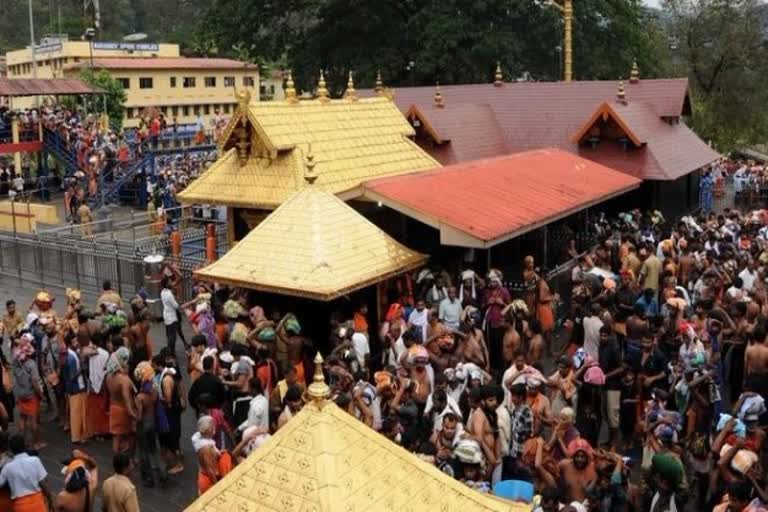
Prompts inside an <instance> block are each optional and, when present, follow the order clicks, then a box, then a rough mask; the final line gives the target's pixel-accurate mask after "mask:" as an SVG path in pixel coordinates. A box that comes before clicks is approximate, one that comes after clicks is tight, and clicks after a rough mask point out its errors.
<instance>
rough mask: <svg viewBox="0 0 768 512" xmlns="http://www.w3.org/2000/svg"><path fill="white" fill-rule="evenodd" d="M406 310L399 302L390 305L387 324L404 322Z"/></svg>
mask: <svg viewBox="0 0 768 512" xmlns="http://www.w3.org/2000/svg"><path fill="white" fill-rule="evenodd" d="M404 316H405V315H404V309H403V305H402V304H400V303H399V302H393V303H392V304H390V306H389V309H388V310H387V315H386V317H385V319H386V320H387V322H390V323H391V322H394V321H396V320H402V319H403V318H404Z"/></svg>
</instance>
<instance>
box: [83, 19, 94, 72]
mask: <svg viewBox="0 0 768 512" xmlns="http://www.w3.org/2000/svg"><path fill="white" fill-rule="evenodd" d="M94 39H96V29H95V28H87V29H85V32H83V40H84V41H88V50H89V52H90V54H91V71H93V40H94Z"/></svg>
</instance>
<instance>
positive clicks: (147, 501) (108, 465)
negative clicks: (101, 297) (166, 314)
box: [0, 278, 197, 512]
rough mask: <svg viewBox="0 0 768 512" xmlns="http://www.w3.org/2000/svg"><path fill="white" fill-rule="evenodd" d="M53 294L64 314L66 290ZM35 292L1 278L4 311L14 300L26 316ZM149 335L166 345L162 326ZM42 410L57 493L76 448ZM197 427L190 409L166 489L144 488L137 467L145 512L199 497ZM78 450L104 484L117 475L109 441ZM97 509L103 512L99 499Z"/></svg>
mask: <svg viewBox="0 0 768 512" xmlns="http://www.w3.org/2000/svg"><path fill="white" fill-rule="evenodd" d="M50 291H51V292H52V293H53V294H54V295H55V297H56V302H55V306H56V309H57V311H59V312H61V311H62V310H63V308H64V301H65V299H64V293H63V291H62V290H58V289H51V290H50ZM36 292H37V289H36V288H31V287H19V286H18V281H16V280H14V279H6V278H2V279H0V301H1V304H0V309H2V310H3V311H4V308H5V301H6V300H8V299H14V300H15V301H16V302H17V304H18V307H19V310H20V311H21V312H22V313H23V312H24V311H25V310H26V306H27V305H28V304H29V303H30V301H31V300H32V297H33V296H34V294H35V293H36ZM84 301H85V303H86V304H95V302H96V298H95V297H85V298H84ZM184 327H185V329H184V332H185V334H186V335H187V339H189V337H191V333H190V330H189V326H188V325H185V326H184ZM150 335H151V337H152V340H153V342H154V346H155V348H156V349H159V348H162V347H163V346H165V329H164V328H163V325H162V323H157V324H153V326H152V330H151V331H150ZM180 345H181V344H180V343H177V346H180ZM182 348H183V347H182ZM177 356H178V358H179V362H180V363H181V364H182V366H184V367H185V365H186V356H184V354H183V353H181V352H179V353H178V354H177ZM182 373H183V375H184V378H185V380H186V379H187V374H186V371H183V372H182ZM185 385H186V387H187V389H189V382H188V381H187V382H185ZM42 410H43V412H42V424H41V430H42V437H43V440H44V441H45V442H46V443H47V444H48V446H46V447H45V448H43V450H42V451H41V453H40V459H41V460H42V461H43V464H44V465H45V469H46V470H47V471H48V479H49V485H50V487H51V490H52V491H53V493H54V494H56V493H58V492H59V491H60V490H61V489H62V488H63V486H64V478H63V476H62V474H61V469H62V464H61V461H62V460H64V459H66V458H67V457H69V455H70V454H71V451H72V449H73V448H74V445H73V444H72V443H71V442H70V438H69V434H68V433H67V432H63V431H61V430H60V429H59V427H58V423H56V421H55V420H54V417H55V414H54V413H55V411H52V410H50V411H49V410H46V406H45V405H44V406H43V409H42ZM195 424H196V420H195V414H194V411H192V410H191V409H187V410H186V411H185V412H184V414H183V416H182V438H181V447H182V451H183V453H184V472H183V473H180V474H178V475H174V476H172V477H171V478H170V479H169V481H168V483H167V485H166V486H165V487H163V488H161V487H159V486H156V487H154V488H146V487H144V484H143V483H142V481H141V477H140V475H139V471H138V468H137V469H135V470H134V471H133V473H132V474H131V480H132V481H133V483H134V485H135V486H136V489H137V491H138V495H139V503H140V507H141V510H142V512H176V511H181V510H184V508H185V507H186V506H188V505H189V504H191V503H192V502H193V501H194V499H195V498H196V497H197V459H196V458H195V454H194V451H193V449H192V443H191V441H190V437H191V436H192V434H193V433H194V432H195V428H196V425H195ZM11 430H12V431H13V426H12V427H11ZM78 448H80V449H82V450H84V451H85V452H86V453H88V454H89V455H91V456H92V457H94V458H95V459H96V461H97V462H98V466H99V473H100V480H101V481H104V479H106V478H108V477H109V476H111V475H112V474H113V473H114V472H113V470H112V444H111V441H110V440H105V441H89V442H87V443H85V444H84V445H81V446H78ZM95 510H101V502H100V498H99V497H97V503H96V508H95ZM0 512H4V511H0Z"/></svg>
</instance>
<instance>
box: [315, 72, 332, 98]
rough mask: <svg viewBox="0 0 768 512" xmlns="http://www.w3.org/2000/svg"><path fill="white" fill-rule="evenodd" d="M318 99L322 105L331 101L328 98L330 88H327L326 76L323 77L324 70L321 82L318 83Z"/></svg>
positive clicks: (321, 73) (321, 74)
mask: <svg viewBox="0 0 768 512" xmlns="http://www.w3.org/2000/svg"><path fill="white" fill-rule="evenodd" d="M317 99H318V100H320V103H328V102H329V101H330V98H329V97H328V87H326V84H325V75H323V70H322V69H321V70H320V80H318V82H317Z"/></svg>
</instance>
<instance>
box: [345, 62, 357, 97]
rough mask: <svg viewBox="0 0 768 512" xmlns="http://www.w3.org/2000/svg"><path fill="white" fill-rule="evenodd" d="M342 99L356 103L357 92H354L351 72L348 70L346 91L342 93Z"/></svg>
mask: <svg viewBox="0 0 768 512" xmlns="http://www.w3.org/2000/svg"><path fill="white" fill-rule="evenodd" d="M344 98H346V99H348V100H352V101H357V91H356V90H355V81H354V80H353V79H352V70H351V69H350V70H349V80H347V90H346V91H345V92H344Z"/></svg>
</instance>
